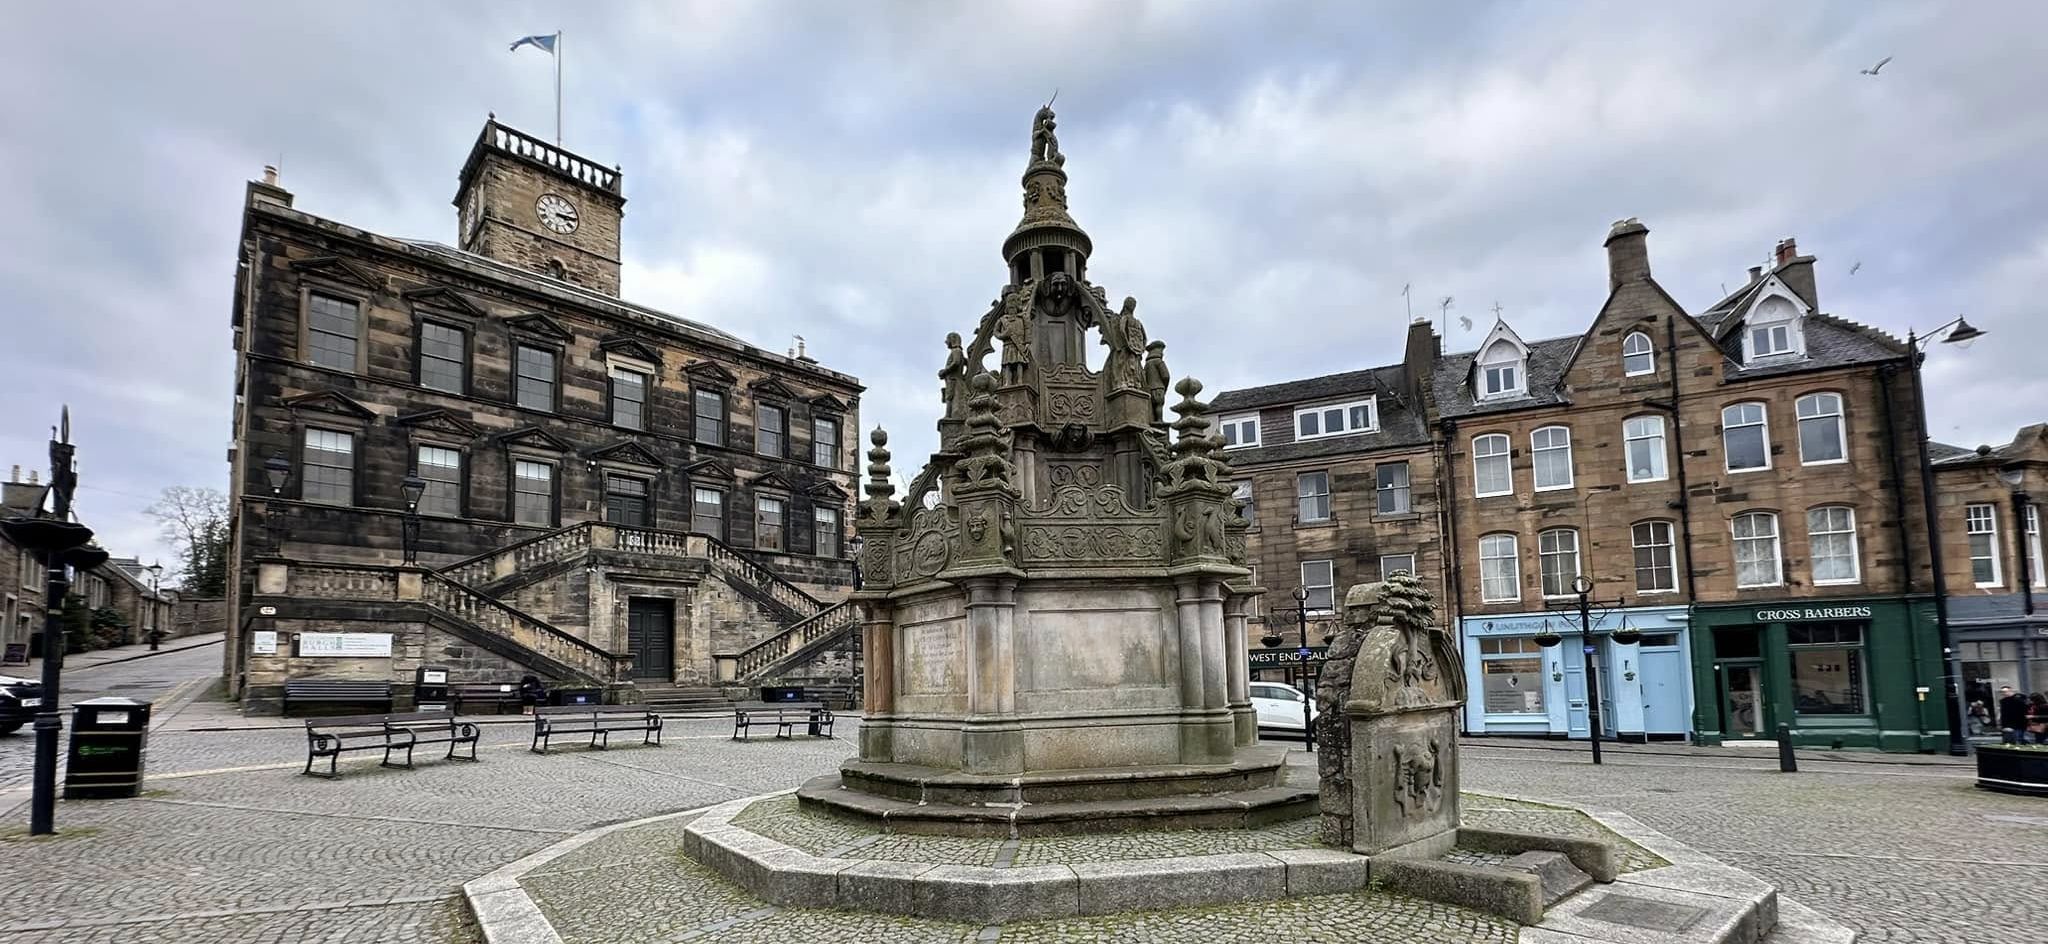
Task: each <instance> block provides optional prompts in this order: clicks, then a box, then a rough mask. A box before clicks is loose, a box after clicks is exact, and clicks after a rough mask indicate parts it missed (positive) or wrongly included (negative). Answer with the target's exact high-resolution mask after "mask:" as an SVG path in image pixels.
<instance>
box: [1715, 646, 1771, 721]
mask: <svg viewBox="0 0 2048 944" xmlns="http://www.w3.org/2000/svg"><path fill="white" fill-rule="evenodd" d="M1720 674H1721V730H1722V731H1723V732H1725V736H1727V737H1731V738H1759V737H1762V736H1763V735H1764V732H1765V731H1766V730H1768V729H1767V727H1766V724H1767V722H1766V720H1765V718H1764V666H1763V663H1762V662H1723V663H1721V673H1720Z"/></svg>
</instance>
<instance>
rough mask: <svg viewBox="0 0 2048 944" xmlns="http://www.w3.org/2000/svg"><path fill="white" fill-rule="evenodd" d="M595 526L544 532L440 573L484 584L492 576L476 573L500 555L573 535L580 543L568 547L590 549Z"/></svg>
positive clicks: (478, 555)
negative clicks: (591, 534)
mask: <svg viewBox="0 0 2048 944" xmlns="http://www.w3.org/2000/svg"><path fill="white" fill-rule="evenodd" d="M593 524H596V522H592V521H584V522H581V523H578V524H573V525H570V526H568V527H566V528H556V529H554V530H552V531H543V532H541V533H539V534H536V535H534V536H532V537H528V538H522V539H520V540H517V541H514V542H512V543H510V544H507V545H505V546H503V547H494V548H492V549H490V550H488V551H485V552H483V553H481V554H472V555H470V556H468V557H465V558H463V559H461V560H459V561H456V562H455V563H452V564H448V565H446V566H443V567H441V568H439V572H440V573H442V574H445V575H447V576H448V577H450V578H452V579H455V580H459V581H461V582H463V583H483V582H485V580H487V579H488V578H489V577H490V574H489V573H488V572H485V573H482V574H477V573H476V571H477V570H478V569H479V566H480V565H488V564H489V563H490V562H491V561H494V560H496V559H497V558H498V555H500V554H517V553H518V552H520V551H522V550H525V549H527V548H529V547H532V546H533V545H536V544H540V543H542V542H545V541H548V540H550V539H556V538H563V537H566V536H568V535H571V534H577V535H580V536H581V540H580V541H578V540H577V539H574V538H572V539H570V540H571V544H570V545H568V546H571V547H589V546H590V528H591V526H592V525H593ZM565 556H566V555H565Z"/></svg>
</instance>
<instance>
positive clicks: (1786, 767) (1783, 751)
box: [1778, 724, 1799, 774]
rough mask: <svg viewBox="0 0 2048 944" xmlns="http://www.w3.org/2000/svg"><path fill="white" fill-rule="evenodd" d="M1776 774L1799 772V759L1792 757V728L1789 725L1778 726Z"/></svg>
mask: <svg viewBox="0 0 2048 944" xmlns="http://www.w3.org/2000/svg"><path fill="white" fill-rule="evenodd" d="M1778 772H1779V773H1785V774H1796V773H1798V772H1799V758H1797V757H1794V756H1792V726H1791V725H1789V724H1781V725H1778Z"/></svg>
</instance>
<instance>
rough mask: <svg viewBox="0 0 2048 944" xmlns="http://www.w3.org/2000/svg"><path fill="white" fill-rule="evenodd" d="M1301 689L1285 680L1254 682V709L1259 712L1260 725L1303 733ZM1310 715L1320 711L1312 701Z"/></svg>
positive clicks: (1315, 714) (1313, 716)
mask: <svg viewBox="0 0 2048 944" xmlns="http://www.w3.org/2000/svg"><path fill="white" fill-rule="evenodd" d="M1301 701H1302V696H1301V689H1298V688H1295V687H1294V686H1292V685H1289V684H1287V683H1285V682H1253V683H1252V709H1253V710H1255V711H1257V712H1258V713H1259V727H1261V728H1274V729H1277V730H1281V731H1292V732H1294V733H1296V734H1297V735H1298V734H1300V733H1301ZM1308 712H1309V717H1310V718H1311V719H1313V718H1315V717H1317V716H1318V715H1319V714H1320V712H1318V711H1316V706H1315V705H1314V704H1313V703H1311V704H1310V705H1309V706H1308Z"/></svg>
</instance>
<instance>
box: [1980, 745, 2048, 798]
mask: <svg viewBox="0 0 2048 944" xmlns="http://www.w3.org/2000/svg"><path fill="white" fill-rule="evenodd" d="M1977 786H1978V787H1981V788H1983V789H1985V790H1996V791H1998V792H2000V793H2018V794H2022V795H2025V796H2038V797H2048V750H2026V749H2022V748H2012V747H1980V748H1977Z"/></svg>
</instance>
